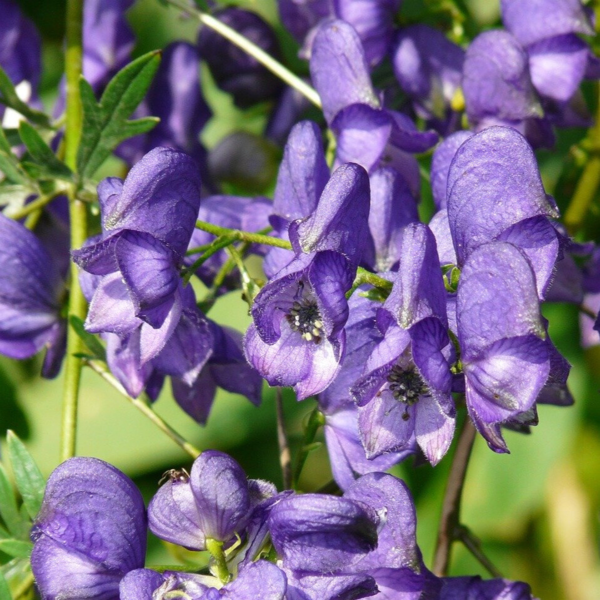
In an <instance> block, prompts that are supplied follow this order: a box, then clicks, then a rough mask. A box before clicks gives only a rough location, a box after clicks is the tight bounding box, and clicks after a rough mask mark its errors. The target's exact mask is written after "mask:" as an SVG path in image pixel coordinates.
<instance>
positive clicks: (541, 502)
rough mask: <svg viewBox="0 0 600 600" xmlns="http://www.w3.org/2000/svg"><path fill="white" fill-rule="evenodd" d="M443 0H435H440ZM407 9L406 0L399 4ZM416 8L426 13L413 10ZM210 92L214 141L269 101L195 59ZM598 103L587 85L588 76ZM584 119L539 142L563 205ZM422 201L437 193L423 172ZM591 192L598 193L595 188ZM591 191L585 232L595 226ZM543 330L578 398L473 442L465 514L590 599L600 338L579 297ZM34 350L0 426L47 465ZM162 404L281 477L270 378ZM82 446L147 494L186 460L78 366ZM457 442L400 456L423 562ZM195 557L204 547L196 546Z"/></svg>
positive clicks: (500, 553) (598, 464)
mask: <svg viewBox="0 0 600 600" xmlns="http://www.w3.org/2000/svg"><path fill="white" fill-rule="evenodd" d="M20 4H21V6H22V8H23V10H24V12H25V13H26V14H27V15H28V16H29V17H30V18H31V19H32V20H33V21H34V22H35V24H36V25H37V26H38V28H39V30H40V31H41V33H42V36H43V39H44V55H43V61H44V78H43V83H42V96H43V99H44V102H45V103H46V104H47V106H48V107H50V106H51V105H52V103H53V101H54V98H55V97H56V86H57V83H58V81H59V79H60V77H61V74H62V69H63V53H62V48H63V42H62V39H63V34H64V26H63V23H64V11H65V3H64V1H59V0H44V1H43V2H39V0H21V1H20ZM229 4H236V5H243V6H246V7H250V8H252V9H253V10H256V11H257V12H260V13H261V14H262V15H263V16H264V17H265V18H267V19H268V20H269V21H271V22H272V23H273V24H274V25H275V26H276V27H277V31H278V34H279V35H280V37H281V41H282V44H283V48H284V55H285V57H286V60H287V61H289V62H290V63H291V64H293V66H294V68H295V69H300V70H304V72H306V65H302V63H300V62H299V61H298V60H296V59H295V53H296V50H297V47H296V45H295V43H294V42H293V41H292V40H291V38H290V37H289V35H287V34H286V33H285V32H283V31H282V30H281V27H280V26H278V25H277V15H276V9H275V3H274V0H254V1H252V0H243V1H237V2H235V3H234V2H230V3H229ZM430 4H436V3H435V2H432V3H430ZM438 4H439V3H438ZM466 4H467V6H468V10H469V11H470V15H471V17H472V19H473V21H472V23H471V25H473V23H475V24H478V25H479V26H480V27H488V26H493V25H495V24H497V23H498V17H499V8H498V3H497V2H494V1H486V2H482V1H481V0H471V1H470V2H467V3H466ZM405 5H406V7H405V8H406V14H407V15H409V16H414V15H419V14H422V11H423V10H425V8H426V7H425V4H424V3H423V2H421V1H415V0H412V1H409V0H405ZM403 10H404V9H403ZM419 11H421V13H420V12H419ZM128 18H129V21H130V23H131V25H132V27H133V29H134V31H135V32H136V36H137V40H138V44H137V47H136V50H135V54H136V55H139V54H142V53H144V52H146V51H148V50H152V49H155V48H160V47H164V46H165V45H166V44H167V43H168V42H169V41H172V40H175V39H187V40H190V41H194V40H195V37H196V34H197V26H196V23H195V22H194V21H193V20H190V19H183V18H181V17H179V16H178V14H177V12H176V11H174V10H172V9H168V8H166V7H165V6H163V5H161V4H160V3H159V2H158V1H157V0H138V1H137V2H136V4H135V5H134V7H133V9H132V10H131V11H130V12H129V15H128ZM202 82H203V89H204V93H205V96H206V98H207V100H208V102H209V104H210V105H211V107H212V109H213V112H214V118H213V119H212V120H211V122H210V123H209V125H208V127H207V128H206V131H205V132H204V134H203V140H204V142H205V143H206V144H207V146H208V147H213V146H214V145H215V144H216V143H218V142H219V140H221V139H222V138H223V136H224V135H226V134H228V133H230V132H232V131H236V130H243V131H247V132H251V133H260V132H261V130H262V128H263V126H264V123H265V120H266V117H267V114H268V110H269V106H267V105H262V106H259V107H256V108H253V109H251V110H250V111H246V112H245V113H244V112H240V111H238V110H237V109H235V107H234V106H233V104H232V102H231V100H230V99H229V97H228V96H226V95H225V94H223V93H222V92H220V91H219V90H217V89H216V87H215V86H214V84H213V82H212V81H211V78H210V75H209V73H208V71H207V69H205V68H203V69H202ZM585 91H586V94H587V97H588V100H589V102H590V105H591V106H593V103H594V102H595V100H594V94H593V89H592V87H591V86H589V88H588V89H586V90H585ZM584 135H585V131H568V132H563V133H561V134H560V135H559V140H558V144H557V148H556V150H555V151H553V152H542V153H539V159H540V168H541V170H542V174H543V178H544V182H545V184H546V189H547V191H548V192H549V193H551V194H554V195H555V197H556V198H557V201H558V202H559V205H560V206H561V207H563V208H564V206H566V204H567V203H568V201H569V194H570V192H571V191H572V189H573V184H574V182H575V181H576V180H577V177H578V175H579V173H580V172H581V168H582V167H583V159H582V158H581V153H578V152H577V151H574V148H575V149H576V148H577V147H576V146H574V145H575V144H577V143H578V142H579V141H580V140H581V139H582V138H583V136H584ZM118 167H119V165H118V163H117V162H116V161H115V162H110V163H109V164H107V165H106V166H105V168H104V171H105V174H113V173H115V172H116V171H115V169H116V168H118ZM265 169H266V171H265V173H266V175H265V174H263V175H265V179H264V180H265V182H266V184H265V189H266V190H267V191H268V189H269V188H272V185H273V179H274V177H275V175H276V165H274V164H266V165H265ZM423 196H424V211H425V212H427V211H428V210H429V207H430V206H431V204H430V203H431V198H430V193H429V190H428V187H427V185H426V184H424V186H423ZM596 200H597V199H596ZM598 213H599V211H598V204H597V202H596V205H595V207H594V208H593V210H592V211H591V213H590V218H589V219H588V222H587V223H586V227H585V232H584V234H583V237H584V238H586V239H593V237H596V239H598V238H600V227H599V225H598V224H599V214H598ZM544 312H545V314H546V316H547V318H548V319H549V320H550V333H551V337H552V338H553V340H554V342H555V344H556V345H557V346H558V348H559V349H560V350H561V351H562V352H563V353H564V355H565V356H566V357H567V358H568V360H569V361H570V362H571V364H572V365H573V369H572V372H571V376H570V379H569V384H570V387H571V390H572V392H573V395H574V396H575V398H576V404H575V406H574V407H572V408H567V409H565V408H556V407H552V406H541V407H540V410H539V416H540V424H539V425H538V426H537V427H536V428H534V429H533V433H532V434H531V435H529V436H525V435H520V434H516V433H511V432H507V433H506V438H507V442H508V445H509V447H510V449H511V454H510V455H496V454H494V453H493V452H491V451H490V450H489V449H488V448H487V445H486V444H485V443H484V442H483V440H481V439H478V440H477V441H476V444H475V449H474V453H473V457H472V460H471V465H470V468H469V472H468V477H467V484H466V489H465V494H464V503H463V512H462V514H463V521H464V523H465V524H467V525H468V526H469V527H471V528H472V530H473V531H474V532H475V533H476V534H477V535H478V536H480V538H481V539H482V542H483V547H484V549H485V551H486V552H487V553H488V554H489V556H490V557H491V558H492V560H493V562H494V563H495V564H496V565H497V566H498V568H499V569H500V571H501V572H502V573H503V574H504V576H505V577H507V578H510V579H520V580H524V581H527V582H528V583H530V584H531V585H532V587H533V591H534V593H535V594H536V595H537V596H539V597H540V598H543V599H545V600H563V599H566V600H597V599H598V598H600V558H599V552H598V549H599V541H600V526H599V525H600V524H599V514H600V398H599V388H600V349H599V348H594V349H592V350H591V351H588V352H585V353H584V352H583V351H582V350H581V348H580V346H579V327H578V311H577V309H576V308H574V307H570V306H562V305H552V306H546V307H545V309H544ZM211 317H212V318H213V319H215V320H216V321H217V322H219V323H222V324H226V325H229V326H232V327H236V328H238V329H240V330H244V329H245V327H246V326H247V324H248V322H249V317H248V315H247V306H246V305H245V304H244V302H243V301H242V300H241V298H240V295H239V293H231V294H229V295H227V296H226V297H224V298H223V299H222V300H220V301H219V302H218V303H217V305H216V307H215V308H214V309H213V311H212V312H211ZM39 366H40V363H39V360H38V359H34V360H31V361H27V362H24V363H15V362H11V361H9V360H7V359H4V358H2V359H0V402H1V406H2V409H1V414H2V420H1V422H0V424H1V426H2V427H1V429H2V432H3V431H5V430H6V429H14V430H15V431H16V432H17V433H18V434H19V435H20V436H21V437H22V439H24V440H25V441H26V443H27V445H28V448H29V449H30V451H31V452H32V454H33V456H34V457H35V459H36V460H37V461H38V464H39V465H40V467H41V469H42V471H43V472H44V474H45V475H48V474H49V473H50V472H51V471H52V469H53V468H54V467H55V466H56V465H57V464H58V439H59V432H60V412H61V393H62V385H63V382H62V378H61V377H59V378H58V379H56V380H54V381H44V380H41V379H40V378H39V376H38V373H39ZM313 406H314V403H313V401H312V400H308V401H306V402H303V403H301V404H299V403H296V402H295V400H294V399H293V396H292V395H291V394H287V393H286V394H284V409H285V413H286V419H287V426H288V428H289V431H290V439H291V443H292V450H295V449H297V446H298V444H299V441H300V436H301V433H302V422H303V419H304V418H305V417H306V415H307V413H308V412H310V410H312V408H313ZM156 410H157V412H158V413H159V414H160V415H162V416H163V417H164V418H165V419H166V420H167V421H168V422H169V423H170V424H172V425H173V426H174V427H175V429H177V430H178V431H179V432H181V433H182V434H183V435H184V436H185V437H186V438H187V439H189V440H190V441H191V442H192V443H194V444H195V445H196V446H197V447H198V448H201V449H205V448H217V449H221V450H224V451H227V452H229V453H231V454H232V455H233V456H234V457H235V458H236V459H237V460H238V461H239V462H240V463H241V464H242V466H243V467H244V469H246V472H247V473H248V475H249V476H250V477H255V478H263V479H268V480H272V481H274V482H276V483H277V484H278V485H281V475H280V471H279V463H278V450H277V438H276V433H275V406H274V397H273V392H272V391H271V390H268V389H267V388H265V400H264V402H263V405H262V406H261V407H260V408H258V409H257V408H255V407H253V406H251V405H250V403H249V402H247V401H246V400H245V399H243V398H241V397H238V396H232V395H228V394H226V393H223V392H219V395H218V397H217V399H216V402H215V406H214V409H213V413H212V414H211V417H210V419H209V423H208V425H207V426H206V427H204V428H201V427H199V426H198V425H197V424H195V423H194V422H193V421H192V420H191V419H190V418H188V417H187V416H186V415H185V414H184V413H183V412H182V411H181V410H180V409H179V408H178V407H177V406H176V404H175V403H174V401H173V399H172V397H171V394H170V390H169V389H168V387H167V388H165V390H164V391H163V393H162V395H161V397H160V399H159V400H158V402H157V404H156ZM78 453H79V454H81V455H88V456H96V457H99V458H102V459H104V460H106V461H108V462H110V463H112V464H114V465H116V466H117V467H118V468H120V469H122V470H123V471H125V472H126V473H127V474H128V475H130V476H131V477H133V478H134V479H135V480H136V483H137V484H138V485H139V486H140V488H141V489H142V491H143V493H144V495H145V497H146V499H149V498H150V497H151V496H152V494H153V493H154V492H155V491H156V489H157V484H158V480H159V479H160V477H161V474H162V473H163V471H165V470H166V469H169V468H180V467H187V468H189V467H190V464H191V461H190V460H189V457H188V456H187V455H185V454H184V453H183V452H182V451H180V450H179V448H178V447H177V446H176V445H175V444H173V442H171V440H169V439H168V438H167V437H165V436H164V435H163V434H162V433H161V432H160V431H158V430H157V429H156V428H155V427H154V425H153V424H152V423H150V422H149V421H148V420H147V419H146V418H145V417H144V416H143V415H142V414H141V413H139V412H137V411H136V409H135V408H134V407H132V406H131V405H130V404H128V403H127V401H126V400H124V399H123V398H122V397H120V396H119V395H118V394H117V393H116V392H115V391H114V390H113V389H112V388H110V387H109V386H108V385H107V384H106V383H105V382H103V381H102V380H100V379H99V377H98V376H97V375H95V374H94V373H92V372H90V371H89V370H86V371H85V372H84V378H83V388H82V394H81V405H80V413H79V435H78ZM450 462H451V452H450V453H449V455H448V456H446V458H445V459H444V460H443V461H442V462H441V464H440V465H439V466H438V467H436V468H435V469H432V468H431V467H430V466H428V465H424V466H420V467H418V468H415V467H414V466H413V464H412V460H409V461H408V462H407V463H406V464H404V465H401V466H400V467H398V468H397V469H396V473H397V474H398V475H399V476H401V477H402V478H404V479H405V480H406V481H407V483H408V484H409V486H410V488H411V490H412V492H413V494H414V497H415V502H416V505H417V515H418V523H419V533H418V540H419V543H420V545H421V548H422V550H423V554H424V557H425V560H426V561H427V562H428V564H430V559H431V557H432V555H433V548H434V543H435V538H436V531H437V526H438V520H439V512H440V506H441V500H442V495H443V492H444V487H445V481H446V476H447V472H448V469H449V466H450ZM330 480H331V472H330V469H329V466H328V461H327V453H326V451H325V449H324V448H323V447H322V448H320V449H319V450H317V451H315V452H314V453H313V454H312V455H311V456H310V457H309V460H308V462H307V465H306V467H305V469H304V477H303V479H302V482H301V483H302V487H303V488H304V489H306V490H314V489H318V488H319V487H321V486H322V485H324V484H326V483H328V482H329V481H330ZM149 544H150V547H149V559H148V562H149V564H157V563H161V564H165V563H167V564H173V563H176V562H178V561H179V560H183V559H184V558H185V559H186V560H196V558H195V557H192V556H191V553H184V554H185V556H184V555H182V554H177V553H175V554H173V549H172V548H168V547H167V545H164V544H162V543H161V542H159V541H158V540H156V539H151V541H150V543H149ZM198 560H202V558H201V557H200V558H199V559H198ZM451 573H452V574H453V575H462V574H481V575H482V576H486V573H485V571H484V570H483V569H482V567H481V566H480V565H479V564H478V563H477V562H476V560H475V559H474V558H472V557H471V556H470V554H469V553H468V552H466V551H465V550H464V549H463V548H462V547H460V545H459V544H456V545H455V548H454V554H453V561H452V569H451Z"/></svg>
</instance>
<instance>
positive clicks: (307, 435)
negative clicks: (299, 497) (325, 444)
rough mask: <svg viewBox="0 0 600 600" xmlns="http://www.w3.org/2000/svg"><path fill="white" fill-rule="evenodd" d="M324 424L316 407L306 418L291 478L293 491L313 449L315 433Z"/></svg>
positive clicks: (321, 414) (296, 487)
mask: <svg viewBox="0 0 600 600" xmlns="http://www.w3.org/2000/svg"><path fill="white" fill-rule="evenodd" d="M324 424H325V417H324V416H323V413H322V412H321V411H320V410H319V409H318V407H317V408H315V409H314V410H313V411H312V412H311V413H310V415H309V417H308V422H307V423H306V427H305V428H304V439H303V440H302V446H301V448H300V450H299V451H298V456H297V457H296V468H295V469H294V476H293V477H292V487H293V489H295V490H296V489H298V481H299V480H300V475H301V474H302V469H303V468H304V463H305V462H306V459H307V458H308V455H309V454H310V452H311V450H312V449H313V442H314V441H315V436H316V435H317V431H318V430H319V427H321V426H322V425H324Z"/></svg>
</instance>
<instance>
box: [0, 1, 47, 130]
mask: <svg viewBox="0 0 600 600" xmlns="http://www.w3.org/2000/svg"><path fill="white" fill-rule="evenodd" d="M0 14H2V22H1V23H0V67H2V68H3V69H4V71H5V72H6V74H7V75H8V76H9V78H10V79H11V81H12V82H13V84H14V85H15V87H16V91H17V94H18V96H19V98H21V100H23V101H24V102H29V101H30V100H33V101H35V100H36V99H37V88H38V84H39V79H40V74H41V70H42V66H41V54H42V52H41V40H40V36H39V34H38V32H37V29H36V28H35V26H34V24H33V23H32V22H31V21H30V20H29V19H27V18H26V17H24V16H23V14H22V13H21V11H20V9H19V6H18V5H17V4H16V3H14V2H12V0H1V1H0ZM9 115H10V116H9ZM2 117H4V119H5V122H4V127H9V126H11V127H14V126H16V125H15V123H13V122H12V119H16V118H18V115H16V114H15V113H14V111H10V109H9V111H8V112H7V109H6V108H5V107H4V106H3V105H0V120H2ZM8 119H10V122H9V121H8ZM17 124H18V123H17Z"/></svg>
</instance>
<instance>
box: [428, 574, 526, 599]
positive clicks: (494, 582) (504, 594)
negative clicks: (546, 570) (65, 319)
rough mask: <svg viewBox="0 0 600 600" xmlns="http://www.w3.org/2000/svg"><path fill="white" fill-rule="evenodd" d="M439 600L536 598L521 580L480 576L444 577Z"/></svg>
mask: <svg viewBox="0 0 600 600" xmlns="http://www.w3.org/2000/svg"><path fill="white" fill-rule="evenodd" d="M442 582H443V585H442V590H441V592H440V596H439V600H536V599H535V598H534V597H533V595H532V593H531V588H530V587H529V585H527V584H526V583H523V582H521V581H508V580H507V579H488V580H486V581H484V580H482V579H481V577H444V578H443V579H442Z"/></svg>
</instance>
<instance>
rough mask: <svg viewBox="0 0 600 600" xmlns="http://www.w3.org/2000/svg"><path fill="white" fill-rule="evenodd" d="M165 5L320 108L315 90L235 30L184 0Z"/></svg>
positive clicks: (169, 1) (169, 2)
mask: <svg viewBox="0 0 600 600" xmlns="http://www.w3.org/2000/svg"><path fill="white" fill-rule="evenodd" d="M165 1H166V2H167V4H171V5H173V6H176V7H177V8H180V9H181V10H183V11H185V12H186V13H187V14H189V15H194V16H195V17H196V18H197V19H198V21H200V22H201V23H202V24H203V25H206V26H207V27H210V29H212V30H213V31H216V32H217V33H218V34H220V35H222V36H223V37H224V38H225V39H227V40H229V41H230V42H231V43H232V44H235V45H236V46H237V47H238V48H241V49H242V50H243V51H244V52H246V53H247V54H249V55H250V56H252V57H253V58H255V59H256V60H257V61H258V62H259V63H261V64H262V65H263V66H264V67H266V68H267V69H269V71H271V73H273V74H274V75H276V76H277V77H279V78H280V79H281V80H283V81H285V83H287V84H288V85H289V86H291V87H293V88H295V89H296V90H298V91H299V92H300V93H301V94H302V95H303V96H305V97H306V98H307V99H308V100H310V101H311V102H312V103H313V104H314V105H315V106H317V107H318V108H321V106H322V105H321V98H320V97H319V94H318V93H317V92H316V90H315V89H314V88H313V87H311V86H310V85H308V84H307V83H306V82H305V81H303V80H302V79H300V77H298V76H297V75H294V73H292V72H291V71H290V70H289V69H287V68H286V67H284V66H283V65H282V64H281V63H280V62H278V61H276V60H275V59H274V58H273V57H272V56H270V55H269V54H267V53H266V52H265V51H264V50H263V49H262V48H260V47H259V46H257V45H256V44H255V43H254V42H251V41H250V40H249V39H248V38H246V37H244V36H243V35H241V34H239V33H238V32H237V31H235V29H232V28H231V27H229V25H225V23H222V22H221V21H219V20H218V19H215V17H213V16H212V15H209V14H207V13H205V12H202V11H200V10H198V9H196V8H192V7H191V6H189V4H188V3H187V2H185V0H165Z"/></svg>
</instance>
